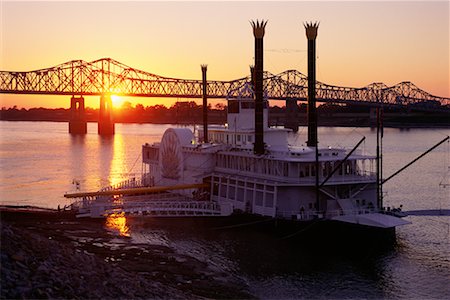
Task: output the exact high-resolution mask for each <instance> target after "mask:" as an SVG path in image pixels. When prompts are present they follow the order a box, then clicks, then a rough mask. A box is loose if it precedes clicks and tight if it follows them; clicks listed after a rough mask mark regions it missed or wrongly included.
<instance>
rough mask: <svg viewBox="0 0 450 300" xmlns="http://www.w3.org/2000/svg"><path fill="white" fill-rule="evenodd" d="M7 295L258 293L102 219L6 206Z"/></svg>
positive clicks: (217, 295)
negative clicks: (114, 229)
mask: <svg viewBox="0 0 450 300" xmlns="http://www.w3.org/2000/svg"><path fill="white" fill-rule="evenodd" d="M0 214H1V215H0V217H1V282H2V284H1V298H78V299H79V298H91V299H92V298H97V299H98V298H122V299H124V298H141V299H142V298H145V299H149V298H165V299H168V298H170V299H172V298H183V299H184V298H253V297H252V295H250V294H249V293H248V292H247V287H246V285H245V283H244V282H242V281H240V280H239V279H237V278H234V277H232V276H230V275H229V274H226V273H225V272H221V271H220V270H217V269H212V268H210V266H208V264H207V263H206V262H203V261H200V260H198V259H196V258H195V257H192V256H188V255H183V254H180V253H176V252H175V251H174V250H173V249H171V248H170V247H167V246H163V245H149V244H143V245H137V246H136V243H131V241H130V238H129V237H126V236H121V235H119V234H118V233H115V232H111V231H109V230H106V228H105V221H104V220H102V219H98V220H97V219H77V218H75V216H74V215H73V214H71V213H70V212H56V211H30V210H17V209H5V208H3V209H1V210H0Z"/></svg>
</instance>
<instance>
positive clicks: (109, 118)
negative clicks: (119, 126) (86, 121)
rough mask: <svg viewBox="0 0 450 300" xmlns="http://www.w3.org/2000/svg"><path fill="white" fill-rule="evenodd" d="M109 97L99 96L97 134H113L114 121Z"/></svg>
mask: <svg viewBox="0 0 450 300" xmlns="http://www.w3.org/2000/svg"><path fill="white" fill-rule="evenodd" d="M112 109H113V107H112V100H111V95H101V96H100V111H99V115H98V134H100V135H112V134H114V132H115V130H114V120H113V112H112Z"/></svg>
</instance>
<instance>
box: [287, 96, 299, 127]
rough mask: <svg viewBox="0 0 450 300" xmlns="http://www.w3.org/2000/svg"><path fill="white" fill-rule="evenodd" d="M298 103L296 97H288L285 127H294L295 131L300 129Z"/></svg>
mask: <svg viewBox="0 0 450 300" xmlns="http://www.w3.org/2000/svg"><path fill="white" fill-rule="evenodd" d="M298 118H299V115H298V105H297V100H295V99H286V119H285V122H284V128H289V129H292V130H293V131H294V132H297V131H298V125H299V120H298Z"/></svg>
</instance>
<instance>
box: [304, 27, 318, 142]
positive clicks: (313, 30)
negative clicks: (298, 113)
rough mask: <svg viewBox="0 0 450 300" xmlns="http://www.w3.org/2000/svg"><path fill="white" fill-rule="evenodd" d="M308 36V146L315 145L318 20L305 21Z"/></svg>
mask: <svg viewBox="0 0 450 300" xmlns="http://www.w3.org/2000/svg"><path fill="white" fill-rule="evenodd" d="M304 26H305V29H306V37H307V38H308V141H307V142H306V145H308V146H309V147H317V110H316V37H317V29H318V28H319V23H318V22H315V23H313V22H310V23H308V22H306V23H305V24H304Z"/></svg>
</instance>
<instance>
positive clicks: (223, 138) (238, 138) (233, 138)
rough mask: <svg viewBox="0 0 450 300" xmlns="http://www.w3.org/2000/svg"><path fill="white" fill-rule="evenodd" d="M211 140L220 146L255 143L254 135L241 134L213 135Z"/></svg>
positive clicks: (210, 136) (210, 137)
mask: <svg viewBox="0 0 450 300" xmlns="http://www.w3.org/2000/svg"><path fill="white" fill-rule="evenodd" d="M209 139H210V141H211V142H213V143H218V144H230V143H231V144H239V145H240V144H242V143H244V144H245V143H253V135H251V134H239V133H236V134H234V133H211V134H210V135H209Z"/></svg>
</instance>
